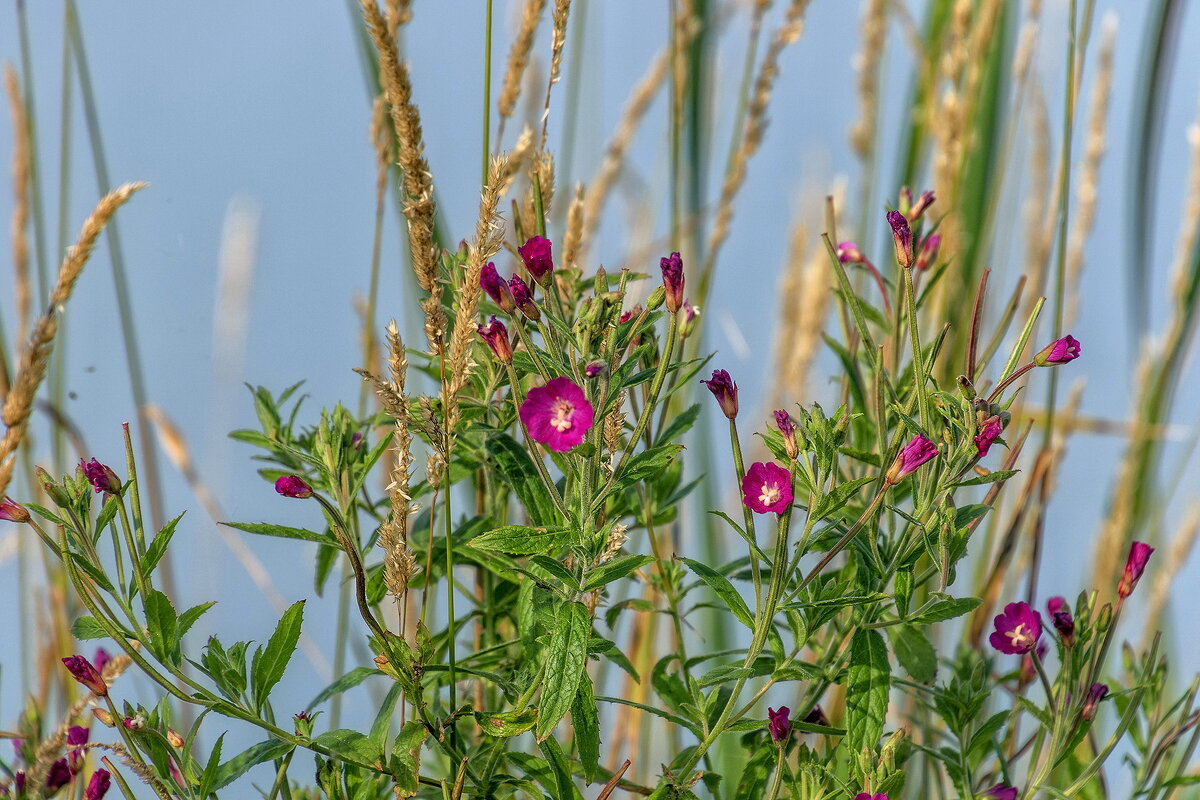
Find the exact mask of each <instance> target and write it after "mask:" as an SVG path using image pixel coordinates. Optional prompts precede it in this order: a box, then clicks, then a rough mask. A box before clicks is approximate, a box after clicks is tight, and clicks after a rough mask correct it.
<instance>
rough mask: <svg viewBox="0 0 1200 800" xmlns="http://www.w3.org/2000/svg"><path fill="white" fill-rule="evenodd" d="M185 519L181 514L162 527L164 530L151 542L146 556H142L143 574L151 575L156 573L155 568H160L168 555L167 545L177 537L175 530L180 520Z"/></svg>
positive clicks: (155, 535)
mask: <svg viewBox="0 0 1200 800" xmlns="http://www.w3.org/2000/svg"><path fill="white" fill-rule="evenodd" d="M181 519H183V514H180V515H179V516H178V517H176V518H175V519H173V520H171V521H170V522H168V523H167V524H166V525H163V526H162V529H161V530H160V531H159V532H158V533H156V534H154V538H153V539H151V540H150V545H149V546H148V547H147V548H146V553H145V555H143V556H142V563H141V568H142V574H143V575H150V574H152V573H153V572H154V568H155V567H157V566H158V562H159V561H161V560H162V557H163V556H164V555H166V552H167V545H169V544H170V543H171V538H172V537H173V536H174V535H175V528H176V526H178V525H179V520H181Z"/></svg>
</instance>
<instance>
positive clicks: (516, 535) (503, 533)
mask: <svg viewBox="0 0 1200 800" xmlns="http://www.w3.org/2000/svg"><path fill="white" fill-rule="evenodd" d="M577 538H578V534H577V533H576V532H575V531H573V530H571V529H570V528H530V527H526V526H525V525H504V526H502V527H499V528H493V529H492V530H490V531H488V532H487V533H484V534H480V535H479V536H476V537H475V538H474V539H472V540H471V543H470V546H471V547H477V548H480V549H483V550H495V551H497V552H500V553H507V554H508V555H514V556H523V555H530V554H533V553H546V552H549V551H550V550H554V549H556V548H558V547H563V546H564V545H568V544H570V543H572V542H574V541H575V540H576V539H577Z"/></svg>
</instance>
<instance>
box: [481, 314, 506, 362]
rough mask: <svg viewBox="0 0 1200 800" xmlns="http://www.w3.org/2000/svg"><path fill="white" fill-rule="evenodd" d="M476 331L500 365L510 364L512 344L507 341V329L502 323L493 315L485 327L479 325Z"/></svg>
mask: <svg viewBox="0 0 1200 800" xmlns="http://www.w3.org/2000/svg"><path fill="white" fill-rule="evenodd" d="M476 329H477V330H478V331H479V335H480V336H482V337H483V341H485V342H487V346H488V347H490V348H491V349H492V352H493V353H495V354H496V358H498V359H500V362H501V363H502V364H511V363H512V342H510V341H509V340H508V328H506V327H504V323H503V322H501V321H500V320H498V319H496V317H495V315H493V316H492V319H491V321H490V322H489V323H488V324H487V325H479V326H477V328H476Z"/></svg>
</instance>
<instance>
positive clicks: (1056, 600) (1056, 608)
mask: <svg viewBox="0 0 1200 800" xmlns="http://www.w3.org/2000/svg"><path fill="white" fill-rule="evenodd" d="M1064 610H1069V609H1067V598H1065V597H1063V596H1062V595H1055V596H1054V597H1051V598H1050V599H1049V600H1047V601H1046V612H1047V613H1049V614H1050V616H1052V617H1053V616H1054V615H1055V614H1057V613H1058V612H1060V611H1064Z"/></svg>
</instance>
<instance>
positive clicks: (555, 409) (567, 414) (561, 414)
mask: <svg viewBox="0 0 1200 800" xmlns="http://www.w3.org/2000/svg"><path fill="white" fill-rule="evenodd" d="M550 412H551V417H550V425H551V426H552V427H553V428H554V430H556V431H558V432H559V433H563V432H564V431H569V430H570V429H571V426H572V425H574V423H573V422H571V414H573V413H574V412H575V406H574V405H573V404H572V403H571V401H569V400H564V399H562V398H561V397H560V398H559V399H557V400H555V401H554V405H552V406H550Z"/></svg>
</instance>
